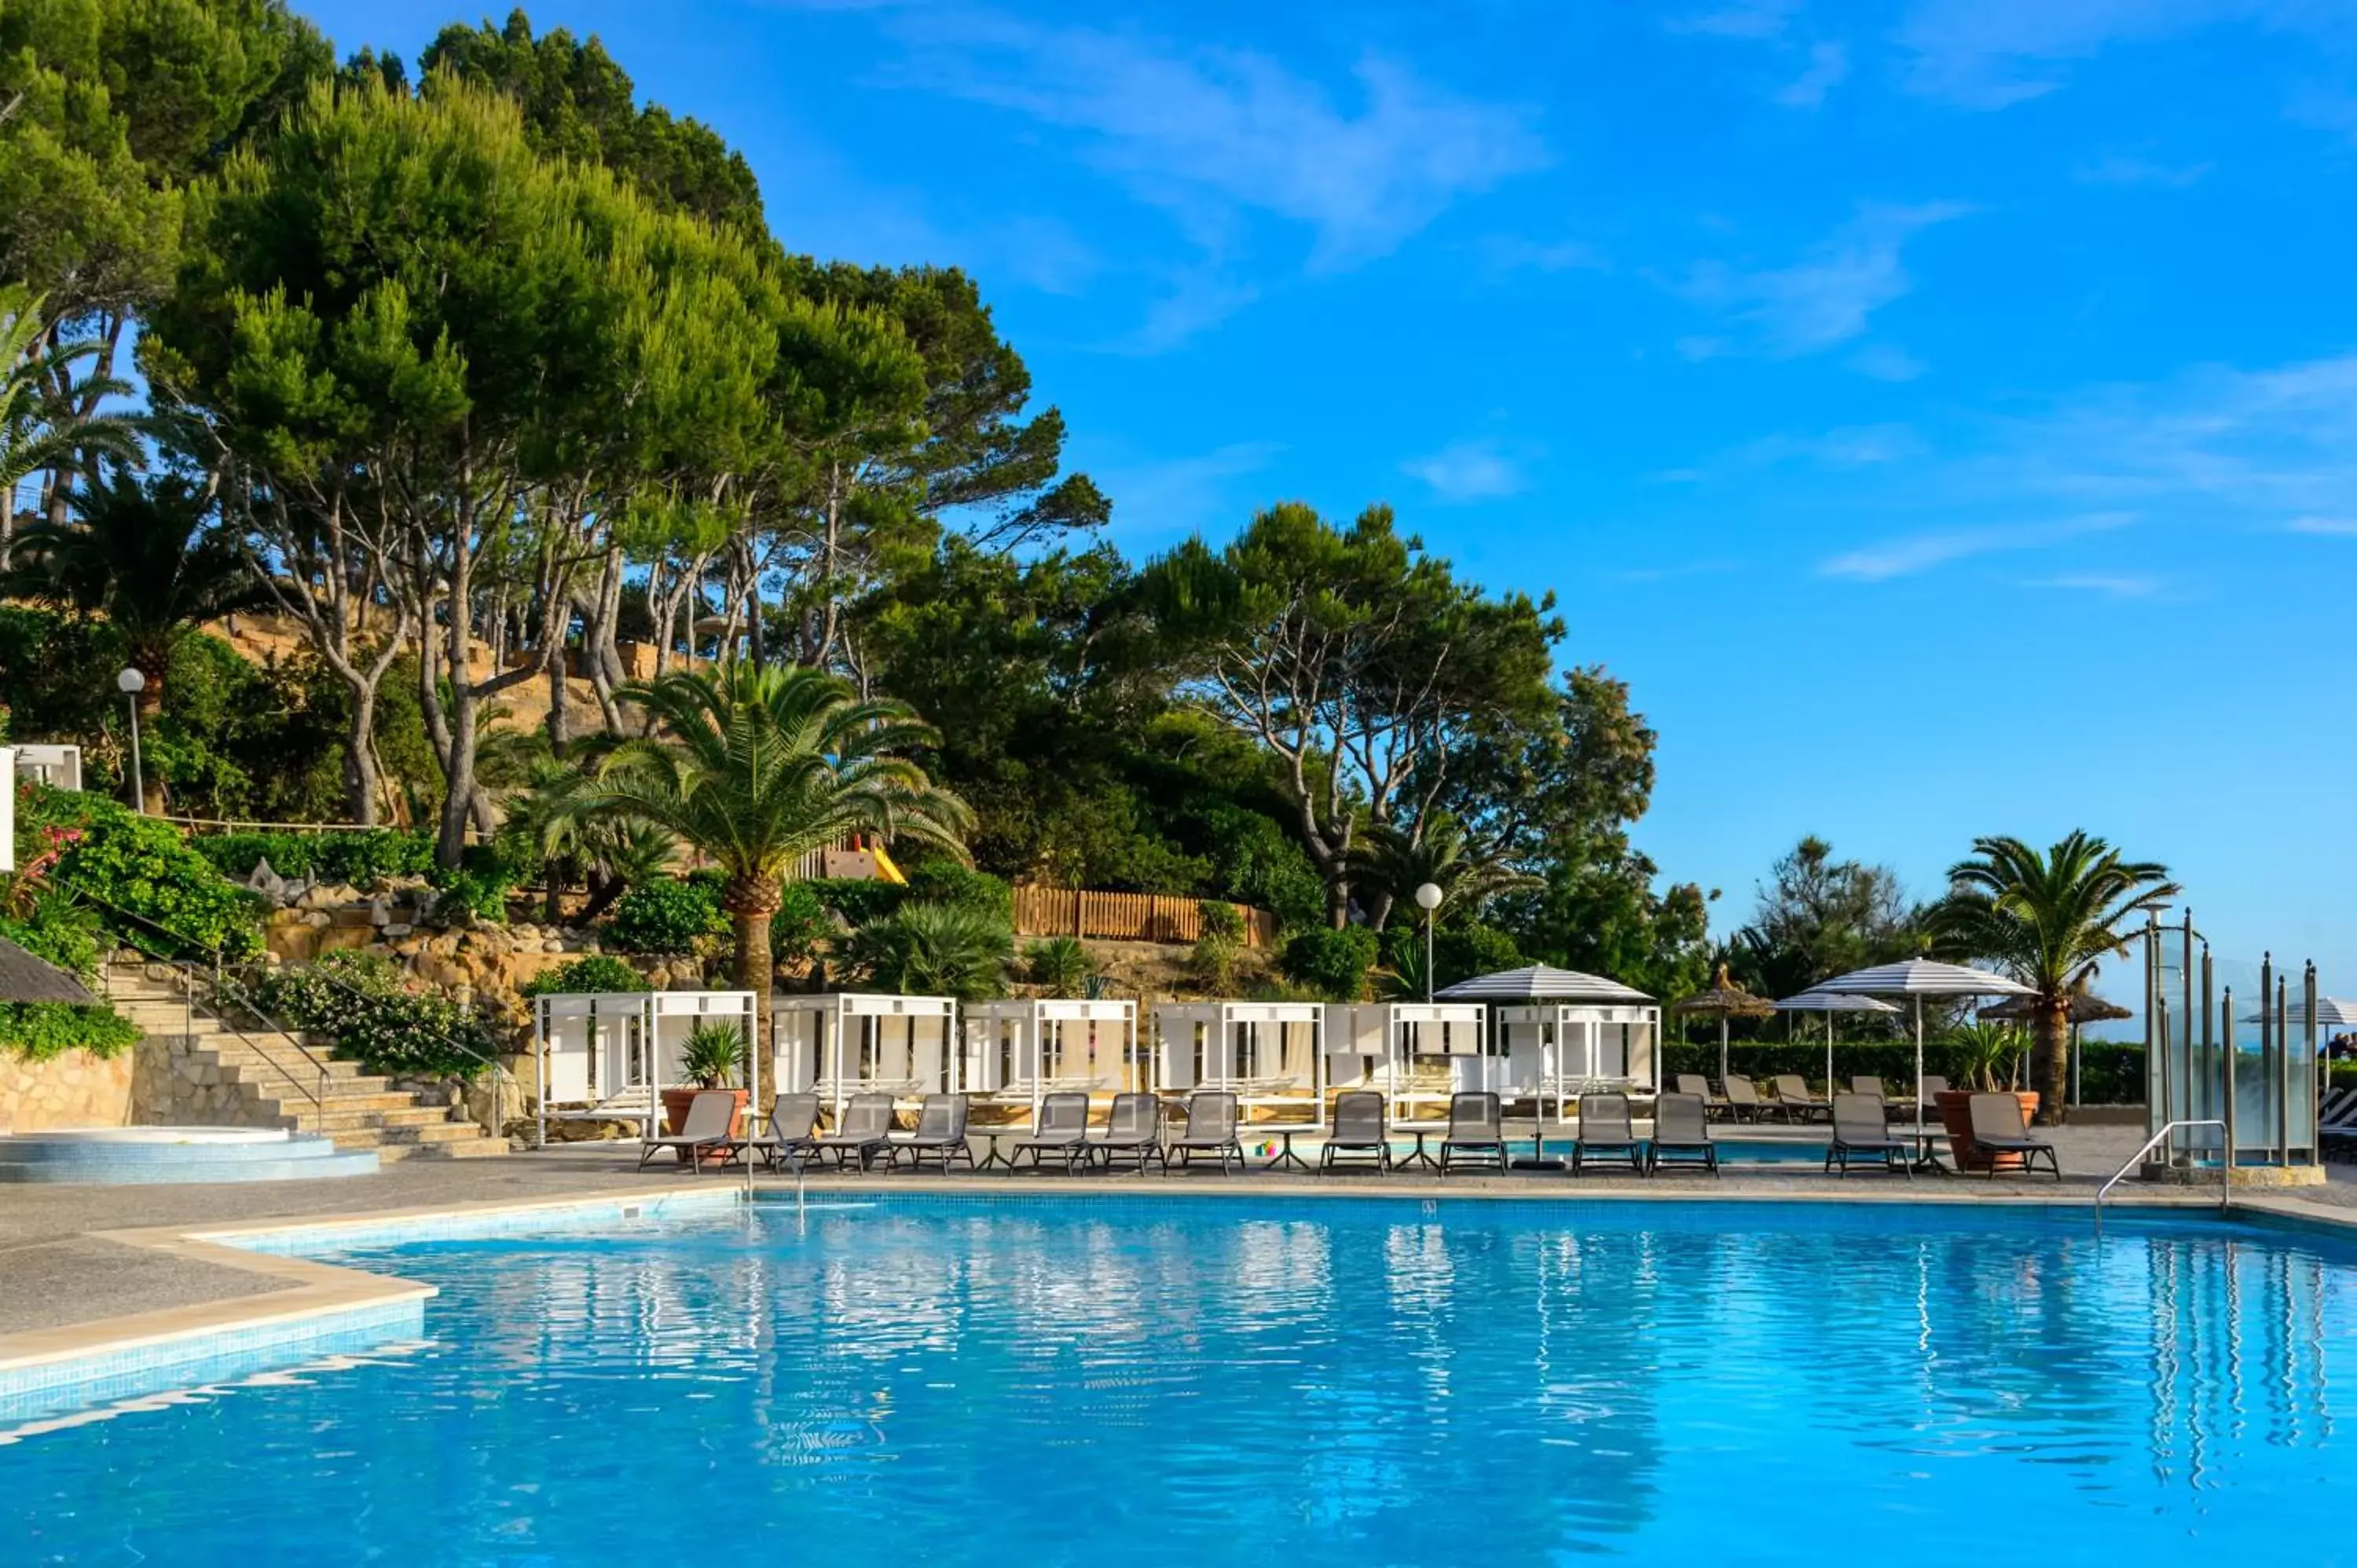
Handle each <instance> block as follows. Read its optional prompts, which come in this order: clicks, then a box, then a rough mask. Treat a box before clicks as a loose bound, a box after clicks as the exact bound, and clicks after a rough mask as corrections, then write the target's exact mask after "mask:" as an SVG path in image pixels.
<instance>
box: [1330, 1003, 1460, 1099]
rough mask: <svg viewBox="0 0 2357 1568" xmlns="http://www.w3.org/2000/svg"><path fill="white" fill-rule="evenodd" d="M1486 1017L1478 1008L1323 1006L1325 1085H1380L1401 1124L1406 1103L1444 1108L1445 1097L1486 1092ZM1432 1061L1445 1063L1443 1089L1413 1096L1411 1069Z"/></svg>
mask: <svg viewBox="0 0 2357 1568" xmlns="http://www.w3.org/2000/svg"><path fill="white" fill-rule="evenodd" d="M1489 1014H1490V1010H1489V1008H1487V1007H1485V1006H1484V1005H1482V1004H1480V1003H1479V1002H1338V1003H1332V1004H1329V1005H1328V1007H1327V1009H1326V1055H1327V1059H1328V1067H1327V1069H1326V1078H1327V1081H1328V1082H1329V1083H1340V1082H1342V1081H1345V1080H1346V1079H1348V1078H1352V1077H1357V1076H1359V1075H1360V1074H1361V1071H1363V1074H1364V1079H1365V1081H1366V1083H1367V1084H1368V1085H1369V1086H1370V1087H1372V1085H1374V1084H1376V1083H1381V1084H1382V1085H1383V1090H1384V1094H1385V1098H1386V1099H1387V1100H1389V1101H1390V1102H1391V1103H1392V1105H1393V1107H1394V1114H1395V1115H1396V1116H1398V1117H1400V1118H1401V1119H1404V1120H1405V1119H1406V1118H1407V1116H1408V1106H1407V1104H1406V1103H1405V1102H1406V1101H1407V1100H1410V1099H1419V1098H1422V1099H1438V1100H1439V1101H1441V1103H1442V1105H1443V1106H1444V1107H1446V1105H1447V1104H1448V1096H1449V1095H1453V1094H1456V1093H1458V1092H1459V1091H1460V1090H1477V1089H1483V1088H1487V1087H1488V1084H1487V1082H1486V1079H1487V1077H1488V1075H1487V1073H1486V1072H1485V1071H1484V1069H1483V1056H1484V1052H1485V1050H1486V1048H1487V1040H1488V1036H1489ZM1434 1058H1441V1059H1445V1060H1446V1061H1447V1062H1448V1089H1447V1090H1442V1091H1435V1092H1429V1093H1425V1094H1419V1093H1418V1092H1417V1091H1416V1090H1415V1089H1414V1088H1413V1087H1412V1075H1413V1074H1414V1072H1415V1066H1416V1063H1417V1062H1419V1061H1428V1060H1432V1059H1434Z"/></svg>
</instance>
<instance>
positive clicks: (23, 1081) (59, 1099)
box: [0, 1051, 135, 1133]
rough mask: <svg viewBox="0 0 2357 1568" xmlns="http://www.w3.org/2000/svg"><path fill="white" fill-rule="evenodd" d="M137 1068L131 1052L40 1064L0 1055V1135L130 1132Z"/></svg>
mask: <svg viewBox="0 0 2357 1568" xmlns="http://www.w3.org/2000/svg"><path fill="white" fill-rule="evenodd" d="M133 1067H134V1058H133V1053H132V1052H130V1051H121V1052H118V1053H116V1054H115V1055H114V1056H112V1057H103V1058H102V1057H94V1056H92V1055H91V1054H90V1053H89V1052H88V1051H68V1052H66V1053H65V1054H64V1055H63V1056H59V1057H52V1058H49V1059H48V1061H38V1062H28V1061H25V1060H22V1059H20V1058H16V1057H12V1056H8V1055H6V1054H5V1053H0V1133H41V1132H47V1131H48V1130H49V1129H50V1128H53V1127H125V1126H128V1125H130V1123H131V1119H132V1118H131V1105H132V1092H131V1085H132V1080H133V1078H134V1076H135V1074H134V1070H133Z"/></svg>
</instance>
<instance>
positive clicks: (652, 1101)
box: [532, 991, 768, 1144]
mask: <svg viewBox="0 0 2357 1568" xmlns="http://www.w3.org/2000/svg"><path fill="white" fill-rule="evenodd" d="M756 1008H757V1002H756V999H755V997H754V995H753V993H751V992H749V991H595V992H591V991H566V992H557V993H554V994H552V995H547V996H537V997H534V998H533V1004H532V1017H533V1057H534V1058H535V1059H536V1060H537V1061H538V1062H539V1064H540V1090H541V1092H540V1096H539V1100H540V1112H539V1123H540V1124H539V1132H538V1140H539V1142H540V1143H541V1144H546V1143H547V1142H548V1124H549V1122H641V1123H644V1124H646V1126H647V1127H648V1130H649V1131H652V1124H653V1121H654V1119H655V1118H657V1117H660V1116H661V1115H662V1090H666V1089H677V1088H682V1087H683V1086H684V1084H685V1082H686V1075H685V1073H683V1071H682V1070H681V1069H680V1058H681V1055H682V1052H683V1048H684V1047H685V1046H686V1044H687V1036H689V1035H690V1034H692V1033H694V1031H695V1029H696V1028H697V1027H699V1026H702V1025H705V1024H710V1023H714V1022H726V1023H731V1024H734V1025H736V1026H737V1027H738V1028H739V1029H741V1030H742V1031H743V1033H744V1036H745V1047H746V1048H745V1072H746V1088H747V1090H748V1091H749V1094H750V1097H751V1098H754V1099H756V1100H758V1098H759V1093H760V1086H761V1084H762V1083H763V1082H764V1081H766V1080H767V1079H768V1075H767V1074H765V1073H764V1072H763V1071H762V1070H761V1069H762V1064H761V1059H760V1052H759V1050H757V1049H755V1048H754V1039H755V1036H756V1033H757V1031H758V1029H759V1025H758V1023H757V1022H756V1019H757V1017H758V1014H757V1012H756Z"/></svg>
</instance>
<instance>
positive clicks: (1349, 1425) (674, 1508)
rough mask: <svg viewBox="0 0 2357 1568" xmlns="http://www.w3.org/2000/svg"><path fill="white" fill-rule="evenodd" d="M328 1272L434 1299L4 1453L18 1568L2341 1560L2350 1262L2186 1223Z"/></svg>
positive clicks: (1030, 1208) (647, 1249)
mask: <svg viewBox="0 0 2357 1568" xmlns="http://www.w3.org/2000/svg"><path fill="white" fill-rule="evenodd" d="M332 1256H335V1257H337V1258H339V1259H340V1260H341V1261H348V1262H354V1263H357V1264H360V1265H361V1266H364V1267H369V1268H377V1269H385V1270H390V1271H393V1272H397V1273H402V1274H404V1275H408V1276H411V1277H416V1278H423V1279H427V1280H431V1281H433V1282H435V1283H437V1284H439V1285H440V1286H441V1287H442V1288H443V1293H444V1294H442V1296H441V1297H440V1298H439V1299H438V1300H437V1301H436V1303H434V1304H433V1305H432V1306H431V1308H430V1309H429V1313H428V1316H427V1320H426V1322H427V1329H428V1332H429V1334H430V1335H431V1336H432V1338H431V1341H430V1343H427V1344H425V1345H423V1346H420V1347H413V1348H407V1349H396V1350H394V1351H392V1352H389V1353H386V1354H382V1355H378V1356H371V1357H363V1358H359V1359H356V1360H354V1361H352V1362H350V1363H346V1364H341V1365H339V1366H337V1367H335V1368H333V1369H320V1370H316V1371H312V1372H307V1373H304V1374H301V1375H298V1376H293V1377H277V1378H264V1379H259V1380H250V1381H248V1382H247V1383H245V1384H242V1385H238V1386H232V1387H228V1388H224V1389H221V1390H217V1391H209V1392H206V1393H203V1394H201V1395H199V1396H198V1397H196V1398H195V1399H193V1400H189V1401H186V1402H163V1401H158V1402H142V1404H141V1405H140V1406H139V1407H138V1408H135V1409H131V1410H128V1411H125V1412H120V1413H116V1414H114V1415H113V1416H112V1417H111V1418H109V1419H103V1420H95V1421H91V1422H89V1423H85V1424H80V1425H71V1426H65V1427H62V1428H59V1429H53V1430H43V1431H40V1432H38V1433H33V1434H17V1435H16V1436H15V1437H14V1439H13V1440H11V1441H7V1442H5V1443H0V1563H9V1564H20V1563H75V1564H92V1563H141V1562H151V1561H152V1562H159V1563H174V1564H178V1565H182V1568H211V1565H214V1564H228V1563H239V1564H250V1563H302V1562H310V1561H317V1562H337V1563H344V1562H355V1563H358V1562H366V1563H379V1562H382V1563H399V1564H403V1565H404V1568H415V1565H420V1564H428V1563H469V1564H471V1563H513V1564H540V1563H549V1564H554V1563H587V1562H590V1561H592V1560H593V1559H594V1558H597V1557H604V1556H609V1555H612V1556H615V1560H617V1561H622V1560H626V1559H624V1558H621V1557H620V1556H619V1555H616V1554H619V1553H630V1554H632V1555H631V1557H630V1558H629V1559H627V1560H633V1561H656V1560H660V1561H685V1562H692V1563H705V1562H716V1561H721V1560H723V1559H724V1558H725V1559H726V1560H728V1561H732V1562H733V1561H737V1560H740V1557H741V1558H742V1560H746V1561H752V1562H759V1563H846V1562H853V1561H863V1562H865V1561H877V1562H892V1563H918V1564H932V1563H993V1564H996V1563H1040V1564H1053V1565H1064V1564H1084V1563H1085V1564H1090V1565H1092V1568H1103V1565H1104V1564H1106V1563H1113V1562H1122V1563H1190V1564H1224V1563H1244V1564H1262V1563H1275V1564H1288V1565H1289V1564H1323V1563H1350V1564H1353V1565H1357V1568H1368V1565H1377V1564H1389V1563H1431V1564H1444V1563H1477V1562H1478V1563H1486V1564H1496V1563H1528V1562H1537V1563H1570V1562H1574V1561H1585V1560H1587V1559H1591V1558H1593V1557H1596V1556H1598V1555H1607V1556H1615V1557H1626V1558H1632V1559H1640V1560H1651V1561H1652V1562H1655V1563H1679V1562H1696V1561H1707V1562H1733V1563H1810V1564H1814V1565H1818V1568H1822V1565H1824V1564H1826V1563H1857V1562H1863V1561H1867V1560H1868V1559H1873V1560H1889V1561H1918V1560H1921V1561H1929V1562H1934V1563H1958V1562H1960V1561H1972V1562H1981V1563H1987V1562H2003V1561H2016V1560H2019V1561H2027V1562H2030V1563H2038V1564H2041V1565H2042V1564H2051V1563H2127V1562H2140V1563H2175V1562H2193V1561H2212V1560H2216V1561H2233V1560H2237V1559H2239V1558H2242V1557H2244V1556H2245V1555H2250V1554H2257V1553H2262V1552H2264V1553H2266V1554H2267V1555H2268V1556H2269V1557H2270V1558H2273V1557H2276V1556H2287V1557H2288V1558H2289V1559H2290V1560H2293V1561H2298V1562H2301V1563H2337V1562H2343V1561H2352V1560H2357V1555H2352V1548H2351V1547H2349V1546H2348V1545H2347V1544H2346V1543H2347V1542H2349V1541H2352V1539H2357V1409H2352V1405H2357V1344H2353V1343H2352V1327H2353V1326H2357V1304H2352V1281H2357V1251H2352V1248H2351V1247H2350V1246H2349V1245H2348V1244H2347V1243H2345V1242H2342V1241H2341V1240H2337V1239H2334V1238H2319V1237H2310V1236H2306V1235H2302V1234H2298V1233H2292V1232H2273V1231H2262V1230H2251V1229H2244V1228H2235V1227H2227V1226H2223V1225H2219V1224H2215V1223H2209V1222H2205V1221H2203V1220H2202V1219H2200V1218H2199V1217H2194V1216H2189V1217H2187V1218H2186V1219H2179V1220H2162V1219H2149V1220H2147V1219H2123V1220H2121V1221H2117V1222H2115V1224H2114V1226H2113V1229H2112V1234H2111V1236H2110V1238H2109V1240H2106V1241H2104V1242H2102V1243H2100V1244H2099V1243H2098V1242H2097V1241H2096V1240H2094V1238H2093V1235H2092V1234H2091V1232H2090V1229H2089V1226H2088V1222H2087V1219H2086V1217H2085V1215H2084V1213H2083V1212H2076V1213H2073V1212H2069V1211H2061V1210H2058V1211H2054V1212H2052V1213H2046V1212H2042V1211H2035V1210H2022V1211H2000V1210H1994V1209H1979V1210H1959V1209H1956V1208H1932V1207H1923V1208H1899V1207H1883V1206H1876V1205H1865V1204H1857V1205H1844V1206H1838V1207H1835V1206H1822V1205H1820V1206H1800V1205H1774V1204H1751V1203H1744V1204H1720V1205H1711V1206H1706V1205H1701V1204H1634V1203H1626V1204H1611V1203H1596V1204H1582V1203H1563V1204H1551V1205H1545V1206H1534V1205H1524V1204H1515V1203H1493V1204H1486V1205H1485V1204H1483V1203H1481V1202H1480V1201H1478V1200H1469V1201H1463V1202H1448V1203H1444V1204H1442V1205H1440V1206H1439V1207H1437V1208H1431V1209H1427V1208H1426V1207H1425V1206H1423V1205H1421V1204H1419V1203H1417V1202H1415V1201H1413V1200H1406V1201H1393V1200H1380V1201H1368V1202H1358V1201H1318V1200H1315V1199H1300V1200H1294V1201H1289V1202H1272V1203H1266V1204H1263V1203H1260V1202H1258V1201H1257V1200H1235V1199H1221V1198H1214V1197H1178V1198H1174V1199H1170V1200H1155V1199H1137V1200H1129V1201H1116V1202H1111V1203H1107V1202H1102V1201H1097V1202H1092V1201H1087V1200H1077V1201H1076V1200H1067V1199H1059V1198H1053V1197H1032V1198H1028V1199H1007V1200H998V1201H988V1202H958V1201H954V1200H938V1201H937V1200H927V1199H920V1198H915V1197H909V1198H906V1199H902V1200H899V1201H896V1202H892V1203H888V1204H886V1205H881V1206H877V1207H867V1208H850V1207H841V1208H813V1209H812V1210H811V1211H810V1212H809V1213H808V1214H807V1215H805V1216H802V1217H800V1218H797V1216H796V1215H795V1213H794V1212H793V1210H792V1209H791V1206H788V1207H784V1208H778V1207H771V1206H764V1207H763V1208H761V1209H760V1211H759V1213H757V1214H752V1215H747V1214H740V1213H736V1212H720V1211H715V1212H713V1213H711V1214H709V1215H707V1216H705V1217H701V1218H694V1219H673V1220H668V1221H653V1220H645V1221H626V1222H621V1223H619V1224H618V1225H615V1226H611V1227H608V1228H607V1229H606V1230H604V1231H603V1232H602V1233H588V1232H579V1233H566V1234H555V1235H548V1236H542V1237H513V1236H506V1237H500V1238H498V1239H495V1240H479V1241H443V1242H433V1243H424V1244H416V1245H410V1246H404V1247H392V1248H384V1249H376V1250H370V1251H358V1252H350V1253H342V1254H332ZM1703 1554H1707V1556H1706V1557H1705V1556H1704V1555H1703ZM2197 1554H2198V1555H2197Z"/></svg>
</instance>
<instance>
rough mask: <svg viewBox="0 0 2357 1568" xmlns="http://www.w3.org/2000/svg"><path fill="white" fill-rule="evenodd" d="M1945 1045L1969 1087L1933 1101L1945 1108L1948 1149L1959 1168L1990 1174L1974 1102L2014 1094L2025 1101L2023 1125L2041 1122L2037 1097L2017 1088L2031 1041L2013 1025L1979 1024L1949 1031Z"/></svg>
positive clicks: (1943, 1122)
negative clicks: (1976, 1131) (1977, 1138)
mask: <svg viewBox="0 0 2357 1568" xmlns="http://www.w3.org/2000/svg"><path fill="white" fill-rule="evenodd" d="M1946 1043H1947V1045H1948V1047H1949V1048H1950V1049H1951V1050H1952V1051H1953V1052H1954V1053H1955V1056H1956V1058H1957V1062H1958V1069H1959V1071H1960V1072H1961V1073H1962V1075H1963V1077H1964V1086H1963V1087H1962V1088H1960V1089H1943V1090H1941V1091H1940V1092H1939V1093H1938V1094H1936V1095H1934V1096H1933V1097H1932V1101H1933V1103H1935V1104H1936V1105H1938V1107H1939V1108H1940V1122H1941V1125H1942V1126H1943V1127H1945V1128H1946V1129H1947V1133H1948V1144H1949V1146H1950V1147H1951V1148H1953V1149H1954V1150H1955V1152H1956V1168H1957V1169H1959V1170H1967V1171H1985V1170H1986V1169H1988V1168H1989V1160H1988V1156H1987V1155H1984V1154H1982V1153H1981V1152H1980V1149H1979V1147H1978V1146H1977V1145H1976V1144H1974V1142H1973V1096H1974V1095H1975V1094H2010V1095H2012V1096H2013V1097H2014V1098H2015V1099H2016V1100H2018V1101H2021V1120H2022V1122H2024V1124H2027V1123H2029V1122H2031V1121H2033V1120H2035V1119H2036V1117H2037V1115H2038V1094H2037V1091H2036V1090H2026V1089H2021V1088H2018V1087H2017V1086H2018V1084H2019V1082H2020V1075H2021V1064H2022V1063H2023V1061H2024V1060H2025V1059H2027V1058H2028V1057H2029V1036H2026V1035H2024V1034H2023V1033H2022V1032H2021V1030H2019V1029H2018V1028H2017V1027H2015V1026H2013V1025H2011V1024H1996V1023H1991V1022H1989V1021H1987V1020H1986V1019H1979V1020H1975V1022H1973V1023H1970V1024H1960V1025H1958V1026H1956V1027H1955V1028H1953V1029H1951V1030H1950V1031H1948V1035H1947V1041H1946Z"/></svg>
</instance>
